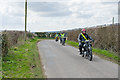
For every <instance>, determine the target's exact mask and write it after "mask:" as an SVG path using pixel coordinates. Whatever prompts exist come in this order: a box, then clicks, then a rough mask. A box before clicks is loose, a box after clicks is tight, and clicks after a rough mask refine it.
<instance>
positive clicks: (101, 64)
mask: <svg viewBox="0 0 120 80" xmlns="http://www.w3.org/2000/svg"><path fill="white" fill-rule="evenodd" d="M38 49H39V54H40V56H41V61H42V64H43V68H44V70H45V75H46V76H47V78H118V65H117V64H115V63H112V62H110V61H107V60H103V59H101V58H99V57H98V56H94V55H93V56H94V57H93V61H89V60H88V59H85V58H83V57H82V56H80V55H79V52H78V49H77V48H74V47H72V46H69V45H66V46H62V45H61V44H60V43H59V42H55V40H44V41H40V42H39V43H38Z"/></svg>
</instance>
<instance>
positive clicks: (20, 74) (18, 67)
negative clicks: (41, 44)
mask: <svg viewBox="0 0 120 80" xmlns="http://www.w3.org/2000/svg"><path fill="white" fill-rule="evenodd" d="M39 41H40V40H39ZM37 42H38V39H37V38H35V39H31V40H27V41H26V42H25V44H24V45H20V46H17V47H13V48H11V49H10V50H9V53H8V55H7V56H5V57H3V58H2V77H3V78H44V75H43V71H42V65H41V61H40V58H39V53H38V50H37V45H36V43H37Z"/></svg>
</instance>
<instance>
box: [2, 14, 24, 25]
mask: <svg viewBox="0 0 120 80" xmlns="http://www.w3.org/2000/svg"><path fill="white" fill-rule="evenodd" d="M23 24H24V23H23V22H22V19H21V18H19V17H11V16H6V15H4V16H2V25H4V26H6V25H11V26H18V25H23Z"/></svg>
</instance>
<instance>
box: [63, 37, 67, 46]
mask: <svg viewBox="0 0 120 80" xmlns="http://www.w3.org/2000/svg"><path fill="white" fill-rule="evenodd" d="M65 40H66V38H62V45H64V46H65Z"/></svg>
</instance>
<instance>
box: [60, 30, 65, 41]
mask: <svg viewBox="0 0 120 80" xmlns="http://www.w3.org/2000/svg"><path fill="white" fill-rule="evenodd" d="M61 38H62V40H63V41H64V42H65V41H66V34H65V32H62V34H61Z"/></svg>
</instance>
